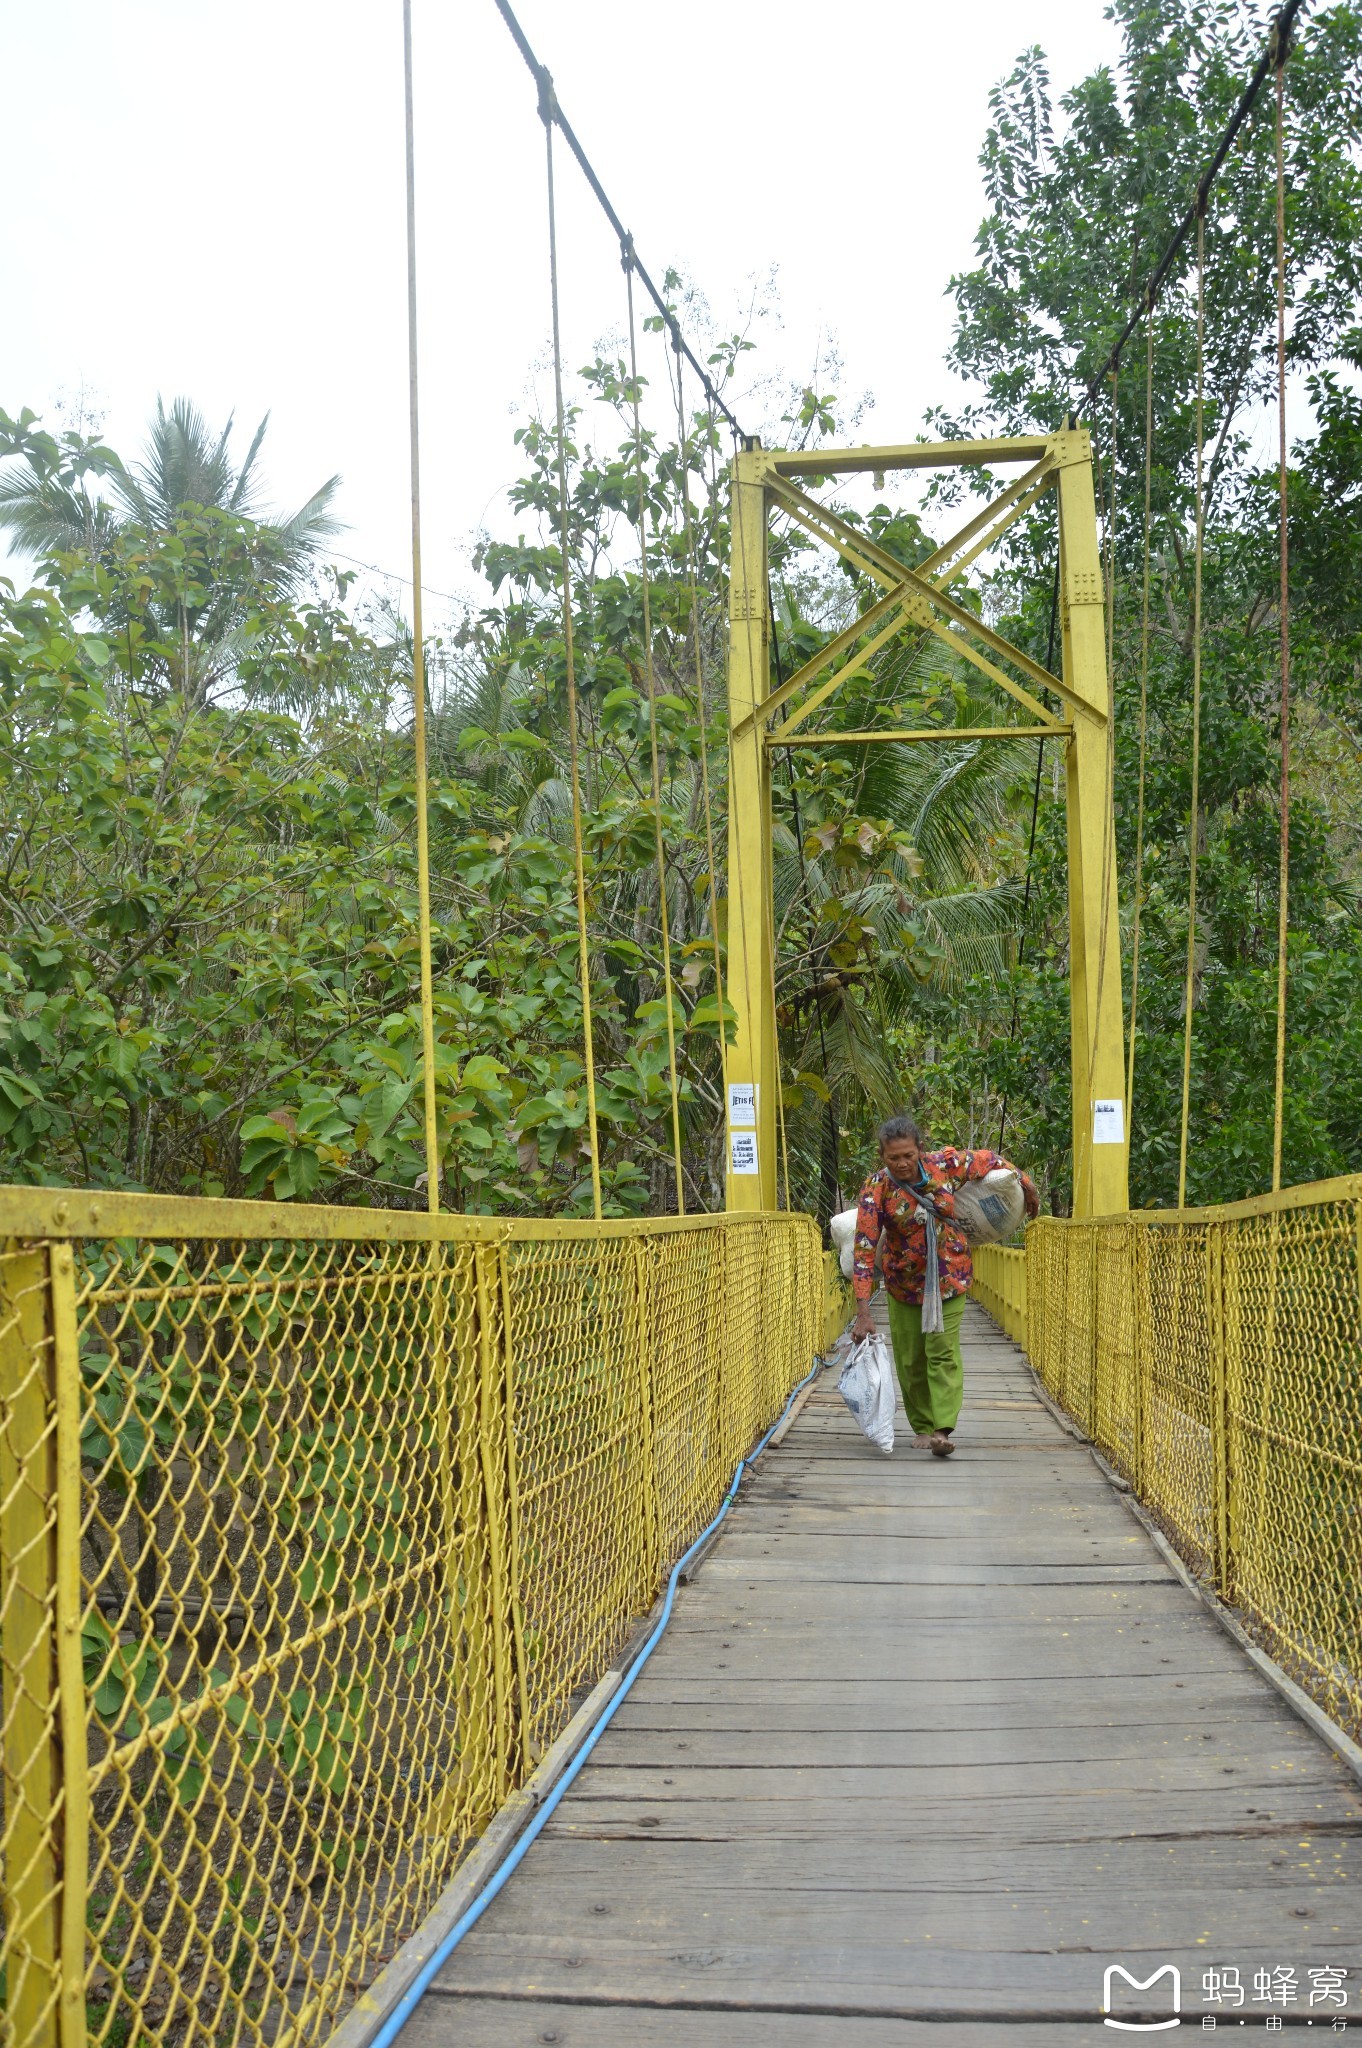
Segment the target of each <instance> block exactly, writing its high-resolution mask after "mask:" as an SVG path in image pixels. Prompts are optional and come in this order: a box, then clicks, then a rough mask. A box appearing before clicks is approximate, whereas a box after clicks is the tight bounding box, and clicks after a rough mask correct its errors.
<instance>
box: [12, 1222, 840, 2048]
mask: <svg viewBox="0 0 1362 2048" xmlns="http://www.w3.org/2000/svg"><path fill="white" fill-rule="evenodd" d="M835 1308H836V1301H835V1296H834V1290H833V1289H832V1287H831V1285H830V1283H829V1281H828V1278H827V1275H826V1271H825V1264H824V1258H823V1254H822V1251H821V1247H820V1242H819V1237H818V1232H817V1230H816V1228H815V1226H814V1224H813V1223H812V1222H811V1221H810V1220H809V1219H808V1218H806V1217H801V1216H791V1215H780V1216H760V1217H752V1218H743V1219H741V1220H738V1219H728V1218H723V1217H707V1218H695V1219H691V1220H688V1221H684V1222H679V1221H672V1220H667V1221H663V1222H654V1221H648V1222H641V1223H621V1224H611V1223H606V1224H603V1225H602V1224H551V1223H550V1224H545V1223H539V1224H533V1223H527V1224H514V1225H507V1224H500V1223H494V1222H491V1221H486V1222H484V1221H479V1220H471V1219H464V1218H457V1217H455V1218H450V1217H436V1218H427V1217H424V1216H418V1215H414V1214H406V1213H403V1214H397V1213H376V1212H365V1211H356V1210H350V1211H345V1210H339V1211H338V1210H321V1209H310V1210H309V1209H305V1208H289V1207H270V1206H266V1205H264V1204H254V1203H251V1204H247V1203H227V1202H189V1201H176V1200H172V1199H167V1198H161V1197H150V1196H121V1195H84V1194H81V1195H72V1194H58V1193H53V1192H51V1191H45V1190H29V1189H24V1190H19V1189H11V1190H0V1565H2V1566H3V1592H2V1594H0V1598H2V1600H3V1609H2V1617H3V1657H2V1658H0V1662H2V1664H3V1683H4V1694H3V1731H2V1732H3V1751H4V1754H3V1798H4V1807H3V1837H2V1846H3V1868H0V1912H2V1913H3V1923H2V1927H0V1943H2V1947H0V1960H2V1961H3V1970H4V1979H3V1981H4V1993H5V1997H4V2032H3V2039H4V2041H5V2042H6V2043H13V2044H15V2048H31V2044H41V2048H47V2044H53V2048H56V2044H58V2043H59V2044H60V2048H81V2044H82V2043H84V2042H86V2041H88V2042H90V2043H92V2044H95V2043H98V2044H108V2048H124V2044H127V2048H140V2044H146V2043H150V2042H152V2041H158V2042H159V2041H165V2042H173V2043H175V2044H177V2048H178V2044H182V2043H183V2044H204V2048H206V2044H208V2043H213V2044H214V2048H218V2044H227V2043H237V2042H246V2043H264V2042H270V2043H272V2044H282V2043H286V2042H302V2041H319V2040H322V2039H324V2038H325V2036H326V2035H327V2033H328V2032H329V2031H330V2030H331V2028H332V2026H333V2025H334V2023H335V2021H336V2019H337V2017H338V2016H339V2015H340V2014H342V2013H343V2011H344V2010H345V2008H346V2007H347V2006H348V2005H349V2004H350V2002H351V2001H352V1999H353V1998H354V1996H355V1994H356V1992H357V1990H358V1989H359V1988H360V1987H362V1986H363V1985H364V1984H365V1983H367V1982H368V1981H369V1980H370V1979H371V1978H372V1977H373V1976H374V1975H375V1974H376V1972H377V1971H378V1969H379V1968H380V1967H381V1965H382V1963H383V1962H384V1960H385V1959H386V1958H387V1957H389V1956H390V1955H391V1954H392V1953H393V1951H394V1950H395V1948H396V1947H397V1946H398V1944H399V1943H400V1942H401V1941H402V1940H403V1939H404V1938H405V1937H406V1936H407V1935H409V1934H410V1933H411V1932H412V1931H413V1929H414V1928H415V1927H416V1925H417V1924H418V1923H419V1922H420V1921H421V1919H422V1918H423V1917H424V1915H425V1914H426V1913H427V1912H428V1911H429V1909H430V1907H431V1905H432V1904H433V1902H434V1900H435V1899H436V1897H437V1896H438V1894H439V1893H440V1891H441V1890H442V1889H443V1887H444V1886H445V1885H446V1884H447V1883H448V1881H449V1878H450V1875H451V1873H452V1872H453V1870H454V1868H455V1866H456V1864H457V1863H458V1862H459V1859H460V1856H461V1854H462V1853H463V1852H464V1850H465V1849H466V1848H467V1846H468V1845H469V1843H470V1841H471V1840H472V1839H473V1838H474V1837H475V1836H476V1835H477V1834H478V1833H479V1832H480V1831H481V1830H482V1829H483V1828H484V1827H485V1825H486V1823H487V1821H488V1820H489V1819H490V1817H491V1816H492V1815H493V1814H494V1813H495V1812H496V1810H497V1808H498V1807H499V1806H500V1805H501V1803H502V1801H503V1800H504V1799H505V1798H506V1796H507V1794H508V1793H509V1792H510V1791H512V1790H513V1789H514V1788H515V1787H516V1786H517V1785H518V1784H520V1783H521V1782H522V1781H523V1780H524V1778H525V1777H526V1776H527V1775H528V1774H529V1772H530V1771H531V1769H532V1768H533V1766H534V1764H535V1762H536V1760H537V1759H538V1758H539V1757H540V1756H541V1755H542V1754H543V1752H544V1750H545V1749H546V1747H547V1746H548V1745H549V1744H550V1743H551V1742H552V1740H553V1739H554V1737H555V1736H556V1735H557V1734H558V1733H559V1731H560V1730H561V1729H562V1727H563V1726H564V1724H565V1723H566V1721H567V1720H568V1718H569V1716H570V1714H571V1712H572V1710H573V1707H574V1705H575V1704H576V1703H577V1702H578V1700H579V1699H580V1698H581V1697H582V1695H583V1694H584V1693H585V1691H586V1690H587V1689H589V1687H590V1686H591V1685H593V1684H594V1683H595V1681H596V1680H597V1679H598V1678H599V1677H600V1675H601V1674H602V1672H603V1671H604V1669H605V1668H606V1667H607V1665H608V1663H609V1661H610V1659H611V1657H612V1655H614V1654H615V1653H616V1652H617V1651H618V1650H619V1648H620V1646H621V1644H622V1643H623V1641H624V1640H625V1638H626V1637H627V1635H628V1633H629V1631H630V1627H631V1624H632V1623H633V1622H634V1621H635V1620H636V1618H637V1617H638V1616H639V1615H640V1614H642V1613H643V1612H645V1611H646V1610H647V1608H648V1607H649V1605H650V1603H651V1601H652V1600H653V1597H654V1595H655V1594H656V1592H657V1590H658V1587H659V1585H660V1583H661V1581H662V1579H663V1577H664V1576H665V1573H666V1570H667V1569H668V1567H669V1565H670V1563H671V1561H672V1560H673V1559H674V1558H675V1557H676V1556H677V1555H678V1554H679V1552H680V1550H681V1549H682V1548H683V1547H684V1545H685V1544H686V1543H687V1542H688V1541H689V1540H690V1539H691V1538H692V1537H693V1536H694V1535H695V1534H696V1533H697V1532H698V1531H699V1530H700V1529H701V1528H702V1527H703V1526H704V1524H705V1522H706V1521H707V1520H708V1519H709V1518H710V1517H711V1516H712V1514H713V1513H714V1511H715V1509H716V1508H717V1506H718V1504H719V1502H720V1499H721V1497H722V1495H723V1493H724V1491H725V1489H726V1488H727V1486H728V1483H729V1481H730V1479H731V1478H732V1475H733V1470H734V1467H735V1465H736V1464H737V1462H738V1460H739V1458H740V1457H741V1456H742V1455H743V1453H744V1452H745V1451H747V1450H748V1449H749V1448H750V1447H751V1444H752V1442H753V1439H754V1438H755V1437H756V1436H757V1435H758V1433H759V1432H760V1431H761V1430H762V1429H763V1428H764V1427H765V1426H766V1425H767V1424H768V1423H770V1422H771V1421H772V1420H773V1419H774V1417H775V1416H776V1415H777V1414H778V1413H779V1411H780V1408H781V1405H782V1403H783V1402H784V1400H785V1398H786V1396H787V1394H788V1393H789V1391H790V1389H791V1387H792V1386H793V1385H794V1384H795V1383H796V1382H797V1381H798V1380H799V1379H800V1378H801V1377H802V1376H803V1374H804V1373H806V1372H807V1370H808V1367H809V1364H810V1361H811V1359H812V1357H813V1354H814V1353H815V1351H816V1350H817V1349H818V1348H819V1347H820V1345H821V1344H822V1343H823V1341H824V1334H825V1328H826V1327H827V1324H828V1320H829V1318H830V1317H832V1319H833V1320H835Z"/></svg>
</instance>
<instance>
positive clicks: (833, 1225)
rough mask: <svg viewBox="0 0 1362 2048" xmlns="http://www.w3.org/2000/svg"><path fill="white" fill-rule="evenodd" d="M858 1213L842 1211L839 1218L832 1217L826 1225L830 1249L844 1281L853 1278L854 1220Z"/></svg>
mask: <svg viewBox="0 0 1362 2048" xmlns="http://www.w3.org/2000/svg"><path fill="white" fill-rule="evenodd" d="M860 1213H861V1212H860V1210H859V1209H843V1211H842V1213H841V1215H840V1216H833V1217H832V1218H831V1219H830V1220H829V1223H828V1235H829V1236H830V1237H831V1239H832V1248H833V1250H834V1251H835V1252H836V1254H837V1259H838V1263H839V1264H840V1266H841V1268H842V1278H843V1279H844V1280H850V1279H852V1278H853V1277H854V1267H855V1260H856V1218H857V1217H858V1216H859V1215H860Z"/></svg>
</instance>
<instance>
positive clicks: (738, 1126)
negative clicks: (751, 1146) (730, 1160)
mask: <svg viewBox="0 0 1362 2048" xmlns="http://www.w3.org/2000/svg"><path fill="white" fill-rule="evenodd" d="M728 1127H729V1129H730V1130H731V1131H753V1130H755V1129H756V1127H757V1084H756V1082H755V1081H730V1082H729V1084H728ZM733 1170H734V1172H735V1173H736V1172H737V1168H736V1167H734V1169H733ZM752 1171H753V1172H754V1173H755V1172H756V1168H755V1167H753V1169H752Z"/></svg>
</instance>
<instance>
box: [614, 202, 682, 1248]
mask: <svg viewBox="0 0 1362 2048" xmlns="http://www.w3.org/2000/svg"><path fill="white" fill-rule="evenodd" d="M620 253H621V260H622V262H623V265H624V288H625V295H626V297H627V299H628V302H629V386H630V399H631V403H632V408H633V415H634V468H635V470H636V472H637V476H638V560H639V579H640V586H641V591H642V600H643V673H644V677H645V679H646V682H647V688H648V750H649V761H650V768H651V785H652V797H653V836H654V840H655V843H656V848H657V898H658V906H659V910H660V916H661V926H662V988H663V994H664V997H665V999H666V1004H667V1073H668V1078H669V1082H670V1086H671V1098H672V1162H673V1165H674V1167H675V1171H676V1213H677V1215H678V1216H684V1215H685V1213H686V1186H685V1174H684V1169H683V1167H682V1163H681V1100H680V1095H679V1092H678V1089H677V1083H676V1015H675V1009H674V1003H675V995H674V992H673V989H672V933H671V914H670V911H669V908H668V904H667V856H666V851H665V848H664V846H663V842H662V775H661V771H660V769H659V766H658V756H657V665H656V663H655V661H654V659H653V604H652V592H651V586H650V583H649V577H648V486H647V479H646V477H645V475H644V467H643V421H642V415H641V413H640V410H639V382H638V336H637V333H636V330H635V325H634V252H633V249H632V247H631V246H630V245H629V244H628V243H627V242H626V243H624V244H622V246H621V252H620Z"/></svg>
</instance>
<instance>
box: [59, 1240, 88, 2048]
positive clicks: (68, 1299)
mask: <svg viewBox="0 0 1362 2048" xmlns="http://www.w3.org/2000/svg"><path fill="white" fill-rule="evenodd" d="M50 1256H51V1276H52V1368H53V1381H54V1393H55V1407H56V1432H57V1446H56V1447H57V1460H56V1467H57V1469H56V1518H57V1529H56V1547H57V1579H56V1611H55V1618H56V1625H57V1689H58V1695H59V1699H58V1722H59V1728H60V1733H61V1757H62V1762H61V1781H62V1873H61V1941H60V1973H61V2021H60V2034H61V2048H84V2043H85V2031H86V2030H85V1939H86V1911H87V1906H88V1897H87V1894H88V1891H89V1873H90V1770H89V1756H88V1746H89V1730H88V1726H87V1723H88V1719H89V1716H88V1714H87V1711H86V1704H85V1671H84V1667H83V1663H82V1659H81V1643H80V1626H81V1620H82V1617H83V1608H84V1596H83V1592H82V1588H81V1576H80V1524H81V1484H80V1430H81V1422H82V1420H83V1417H82V1400H81V1384H80V1333H79V1327H78V1324H77V1320H76V1274H75V1263H76V1262H75V1258H74V1255H73V1253H72V1250H71V1247H70V1245H69V1244H54V1245H53V1246H52V1247H51V1252H50Z"/></svg>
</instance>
